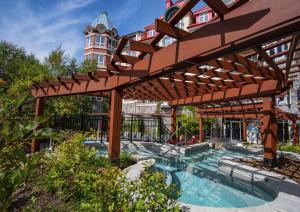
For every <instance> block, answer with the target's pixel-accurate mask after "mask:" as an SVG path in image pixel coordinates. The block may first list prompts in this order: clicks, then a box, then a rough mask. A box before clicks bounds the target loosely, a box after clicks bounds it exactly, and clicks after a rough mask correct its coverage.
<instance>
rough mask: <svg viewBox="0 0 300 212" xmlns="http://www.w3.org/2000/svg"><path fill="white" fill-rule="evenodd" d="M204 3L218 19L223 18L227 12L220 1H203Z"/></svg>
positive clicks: (224, 5) (226, 8)
mask: <svg viewBox="0 0 300 212" xmlns="http://www.w3.org/2000/svg"><path fill="white" fill-rule="evenodd" d="M204 2H205V3H206V4H207V6H209V7H210V8H211V9H212V10H213V11H215V12H216V13H217V14H218V15H219V16H220V17H223V16H224V15H225V14H226V13H227V12H228V11H229V9H228V7H227V6H226V4H224V2H223V1H222V0H204Z"/></svg>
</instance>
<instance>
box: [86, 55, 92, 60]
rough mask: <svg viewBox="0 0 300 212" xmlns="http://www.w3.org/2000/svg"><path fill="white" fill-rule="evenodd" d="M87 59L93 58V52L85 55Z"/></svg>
mask: <svg viewBox="0 0 300 212" xmlns="http://www.w3.org/2000/svg"><path fill="white" fill-rule="evenodd" d="M85 59H86V60H88V61H92V60H93V55H92V54H88V55H86V56H85Z"/></svg>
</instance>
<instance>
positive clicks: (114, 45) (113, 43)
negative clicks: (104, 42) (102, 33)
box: [108, 39, 116, 50]
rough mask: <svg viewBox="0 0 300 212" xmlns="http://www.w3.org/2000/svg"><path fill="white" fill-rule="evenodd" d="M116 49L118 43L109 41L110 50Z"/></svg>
mask: <svg viewBox="0 0 300 212" xmlns="http://www.w3.org/2000/svg"><path fill="white" fill-rule="evenodd" d="M115 48H116V41H114V40H112V39H108V49H110V50H114V49H115Z"/></svg>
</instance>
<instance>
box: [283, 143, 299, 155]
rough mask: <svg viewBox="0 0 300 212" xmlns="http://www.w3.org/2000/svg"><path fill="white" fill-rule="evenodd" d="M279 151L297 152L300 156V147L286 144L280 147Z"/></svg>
mask: <svg viewBox="0 0 300 212" xmlns="http://www.w3.org/2000/svg"><path fill="white" fill-rule="evenodd" d="M279 150H281V151H286V152H295V153H299V154H300V145H296V146H294V145H291V144H284V145H280V146H279Z"/></svg>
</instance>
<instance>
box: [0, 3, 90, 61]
mask: <svg viewBox="0 0 300 212" xmlns="http://www.w3.org/2000/svg"><path fill="white" fill-rule="evenodd" d="M94 1H95V0H62V1H60V2H58V3H57V4H55V5H53V8H47V10H46V9H44V10H42V11H33V9H32V8H31V7H30V6H29V5H27V4H26V1H17V2H16V4H15V7H14V9H12V11H11V12H10V13H9V14H8V15H9V16H2V17H1V20H0V38H1V40H7V41H10V42H12V43H14V44H17V45H18V46H21V47H24V48H25V49H26V50H27V51H28V52H32V53H34V54H35V55H36V56H37V57H38V58H39V59H41V60H43V59H44V57H46V56H47V55H48V54H49V52H50V51H51V50H53V49H55V48H56V47H58V46H59V45H62V47H63V48H64V49H65V51H66V53H67V54H69V55H70V56H77V55H78V54H80V53H81V51H82V53H81V54H83V33H82V32H83V28H84V23H87V22H89V18H88V17H85V16H76V17H75V16H74V15H72V14H71V12H72V11H75V10H76V9H79V8H83V7H86V6H87V5H89V4H91V3H92V2H94Z"/></svg>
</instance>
